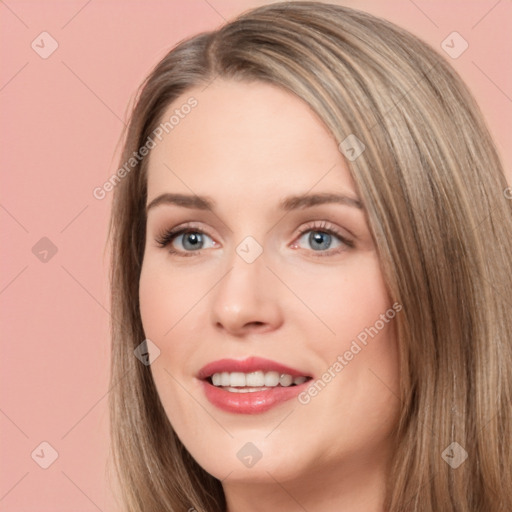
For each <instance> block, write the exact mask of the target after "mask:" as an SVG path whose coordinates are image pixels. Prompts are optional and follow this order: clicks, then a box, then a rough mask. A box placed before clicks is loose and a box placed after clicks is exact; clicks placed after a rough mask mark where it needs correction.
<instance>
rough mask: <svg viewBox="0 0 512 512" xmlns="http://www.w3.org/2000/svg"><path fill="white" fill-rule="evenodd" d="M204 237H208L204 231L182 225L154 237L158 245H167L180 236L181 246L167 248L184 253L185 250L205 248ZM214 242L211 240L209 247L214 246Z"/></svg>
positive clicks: (192, 250)
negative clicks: (182, 226)
mask: <svg viewBox="0 0 512 512" xmlns="http://www.w3.org/2000/svg"><path fill="white" fill-rule="evenodd" d="M204 237H207V238H209V239H210V240H212V239H211V237H210V236H208V235H207V234H206V233H204V232H203V231H201V230H200V229H197V228H191V227H184V228H179V229H176V230H170V231H166V232H165V233H163V235H161V236H159V237H158V238H157V239H156V242H157V244H158V245H159V246H160V247H167V246H168V245H171V244H173V243H174V242H175V241H176V240H179V239H180V238H181V248H178V249H176V248H175V247H172V246H171V248H170V249H169V251H170V252H171V253H184V252H185V253H186V252H195V251H199V250H201V249H207V248H208V247H207V246H205V245H204V244H205V240H204ZM215 245H216V243H215V242H214V241H213V240H212V244H211V245H210V247H213V246H215Z"/></svg>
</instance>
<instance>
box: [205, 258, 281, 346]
mask: <svg viewBox="0 0 512 512" xmlns="http://www.w3.org/2000/svg"><path fill="white" fill-rule="evenodd" d="M230 263H231V265H230V268H229V271H228V272H227V273H226V274H225V275H224V276H223V277H222V278H221V280H220V282H219V283H218V284H217V286H215V288H214V290H212V292H213V293H212V295H211V300H212V308H211V312H212V313H211V314H212V322H213V325H214V327H215V329H217V330H222V331H225V332H226V333H229V334H230V335H232V336H237V337H243V336H244V335H247V334H249V333H256V332H257V333H265V332H270V331H272V330H275V329H277V328H279V326H280V325H281V324H282V322H283V315H282V309H281V308H282V301H280V299H279V293H280V291H279V290H280V289H281V287H280V286H279V281H278V279H277V278H276V277H275V275H274V274H273V273H272V272H271V271H270V270H269V269H268V268H267V266H266V262H265V258H264V253H263V254H261V255H260V256H259V257H258V258H257V259H256V260H254V261H253V262H251V263H248V262H247V261H245V260H244V259H243V258H242V257H240V256H239V255H238V254H237V253H235V254H234V255H233V257H232V258H231V260H230ZM281 291H282V290H281Z"/></svg>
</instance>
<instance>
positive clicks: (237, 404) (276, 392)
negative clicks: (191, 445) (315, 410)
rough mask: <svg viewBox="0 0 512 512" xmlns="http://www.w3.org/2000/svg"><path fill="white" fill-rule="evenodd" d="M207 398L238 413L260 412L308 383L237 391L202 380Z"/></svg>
mask: <svg viewBox="0 0 512 512" xmlns="http://www.w3.org/2000/svg"><path fill="white" fill-rule="evenodd" d="M202 384H203V389H204V392H205V394H206V398H207V399H208V400H209V401H210V402H211V403H212V404H213V405H215V406H216V407H218V408H219V409H222V410H223V411H227V412H234V413H238V414H259V413H262V412H265V411H268V410H269V409H271V408H272V407H276V406H278V405H279V404H282V403H284V402H286V401H288V400H291V399H292V398H294V397H296V396H297V395H298V394H299V393H300V392H301V391H302V390H303V389H304V388H305V387H306V386H307V385H308V384H309V382H304V383H303V384H299V385H298V386H289V387H284V386H276V387H274V388H270V389H266V390H264V391H252V392H247V393H236V392H231V391H225V390H224V389H222V388H218V387H216V386H214V385H213V384H210V383H209V382H208V381H202Z"/></svg>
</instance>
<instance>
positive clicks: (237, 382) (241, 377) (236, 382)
mask: <svg viewBox="0 0 512 512" xmlns="http://www.w3.org/2000/svg"><path fill="white" fill-rule="evenodd" d="M229 378H230V381H229V385H230V386H231V387H235V386H236V387H239V388H242V387H244V386H245V373H242V372H233V373H231V374H230V375H229Z"/></svg>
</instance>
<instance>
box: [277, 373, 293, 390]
mask: <svg viewBox="0 0 512 512" xmlns="http://www.w3.org/2000/svg"><path fill="white" fill-rule="evenodd" d="M279 384H281V386H284V387H288V386H291V385H292V384H293V377H292V376H291V375H288V374H286V373H283V374H282V375H281V377H279Z"/></svg>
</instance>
